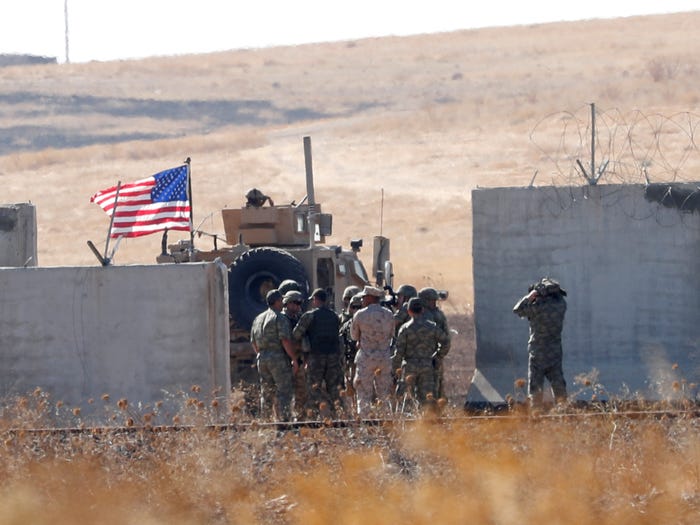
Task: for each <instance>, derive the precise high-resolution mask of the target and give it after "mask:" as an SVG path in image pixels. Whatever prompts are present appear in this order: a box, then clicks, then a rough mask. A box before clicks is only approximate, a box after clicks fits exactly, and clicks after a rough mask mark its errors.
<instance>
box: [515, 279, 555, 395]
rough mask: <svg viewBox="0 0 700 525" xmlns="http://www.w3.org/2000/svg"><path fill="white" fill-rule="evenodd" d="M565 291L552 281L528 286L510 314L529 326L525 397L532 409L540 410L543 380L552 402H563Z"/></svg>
mask: <svg viewBox="0 0 700 525" xmlns="http://www.w3.org/2000/svg"><path fill="white" fill-rule="evenodd" d="M564 296H566V291H565V290H563V289H562V288H561V286H560V285H559V283H558V282H557V281H555V280H553V279H549V278H546V277H545V278H544V279H542V280H540V281H539V282H538V283H536V284H534V285H532V286H530V288H529V290H528V294H527V295H526V296H525V297H523V298H522V299H520V300H519V301H518V302H517V303H516V304H515V306H514V307H513V312H514V313H515V314H516V315H518V316H519V317H524V318H527V320H528V321H529V322H530V337H529V339H528V345H527V350H528V389H527V393H528V397H529V399H530V404H531V406H532V407H534V408H540V407H541V406H542V399H543V388H544V380H545V378H547V379H548V380H549V382H550V384H551V385H552V391H553V393H554V400H555V401H556V402H557V403H563V402H565V401H566V397H567V394H566V381H565V380H564V371H563V369H562V356H563V352H562V346H561V333H562V329H563V327H564V316H565V314H566V300H565V299H564Z"/></svg>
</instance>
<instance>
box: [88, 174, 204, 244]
mask: <svg viewBox="0 0 700 525" xmlns="http://www.w3.org/2000/svg"><path fill="white" fill-rule="evenodd" d="M187 173H188V166H187V164H184V165H182V166H178V167H177V168H172V169H169V170H165V171H161V172H160V173H156V174H155V175H153V176H151V177H148V178H147V179H141V180H137V181H136V182H130V183H127V184H122V185H121V187H120V188H119V197H118V199H117V202H116V212H114V208H115V202H114V198H115V196H116V194H117V186H113V187H112V188H107V189H106V190H102V191H98V192H97V193H95V194H94V195H93V196H92V197H90V202H94V203H96V204H97V205H98V206H99V207H100V208H102V209H103V210H104V211H105V213H106V214H107V215H109V216H110V217H111V216H112V213H113V212H114V221H113V224H112V233H111V237H113V238H116V237H139V236H141V235H148V234H149V233H154V232H158V231H163V230H165V229H166V228H167V229H168V230H189V229H190V213H191V209H190V202H189V200H188V198H187Z"/></svg>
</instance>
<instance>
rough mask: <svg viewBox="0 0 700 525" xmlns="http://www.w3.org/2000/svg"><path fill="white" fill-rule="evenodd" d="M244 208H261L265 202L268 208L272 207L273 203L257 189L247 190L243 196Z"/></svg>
mask: <svg viewBox="0 0 700 525" xmlns="http://www.w3.org/2000/svg"><path fill="white" fill-rule="evenodd" d="M245 199H246V202H245V207H246V208H250V207H253V208H262V207H263V205H264V204H265V202H266V201H267V202H269V203H270V206H274V205H275V203H274V202H272V199H271V198H270V197H268V196H267V195H265V194H264V193H263V192H262V191H260V190H259V189H258V188H251V189H249V190H248V191H247V192H246V194H245Z"/></svg>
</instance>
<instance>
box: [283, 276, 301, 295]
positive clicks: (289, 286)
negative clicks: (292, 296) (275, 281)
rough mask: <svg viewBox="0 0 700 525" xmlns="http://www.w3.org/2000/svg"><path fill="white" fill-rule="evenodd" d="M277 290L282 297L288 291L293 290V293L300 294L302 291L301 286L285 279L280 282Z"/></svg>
mask: <svg viewBox="0 0 700 525" xmlns="http://www.w3.org/2000/svg"><path fill="white" fill-rule="evenodd" d="M277 289H278V290H279V292H280V293H281V294H282V295H284V294H286V293H287V292H289V291H290V290H294V291H295V292H300V293H301V291H302V290H301V285H300V284H299V283H298V282H296V281H295V280H293V279H285V280H284V281H282V282H281V283H280V285H279V286H278V287H277Z"/></svg>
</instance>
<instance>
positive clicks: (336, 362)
mask: <svg viewBox="0 0 700 525" xmlns="http://www.w3.org/2000/svg"><path fill="white" fill-rule="evenodd" d="M306 362H307V370H306V384H307V388H308V392H309V400H310V402H311V405H312V407H313V410H314V412H316V413H318V414H319V415H320V416H321V417H328V416H331V415H332V414H334V413H335V412H336V409H340V408H341V404H340V391H341V390H342V389H343V379H344V378H343V367H342V365H341V362H340V353H339V352H335V353H332V354H309V355H308V357H307V360H306ZM324 403H325V404H324Z"/></svg>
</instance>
